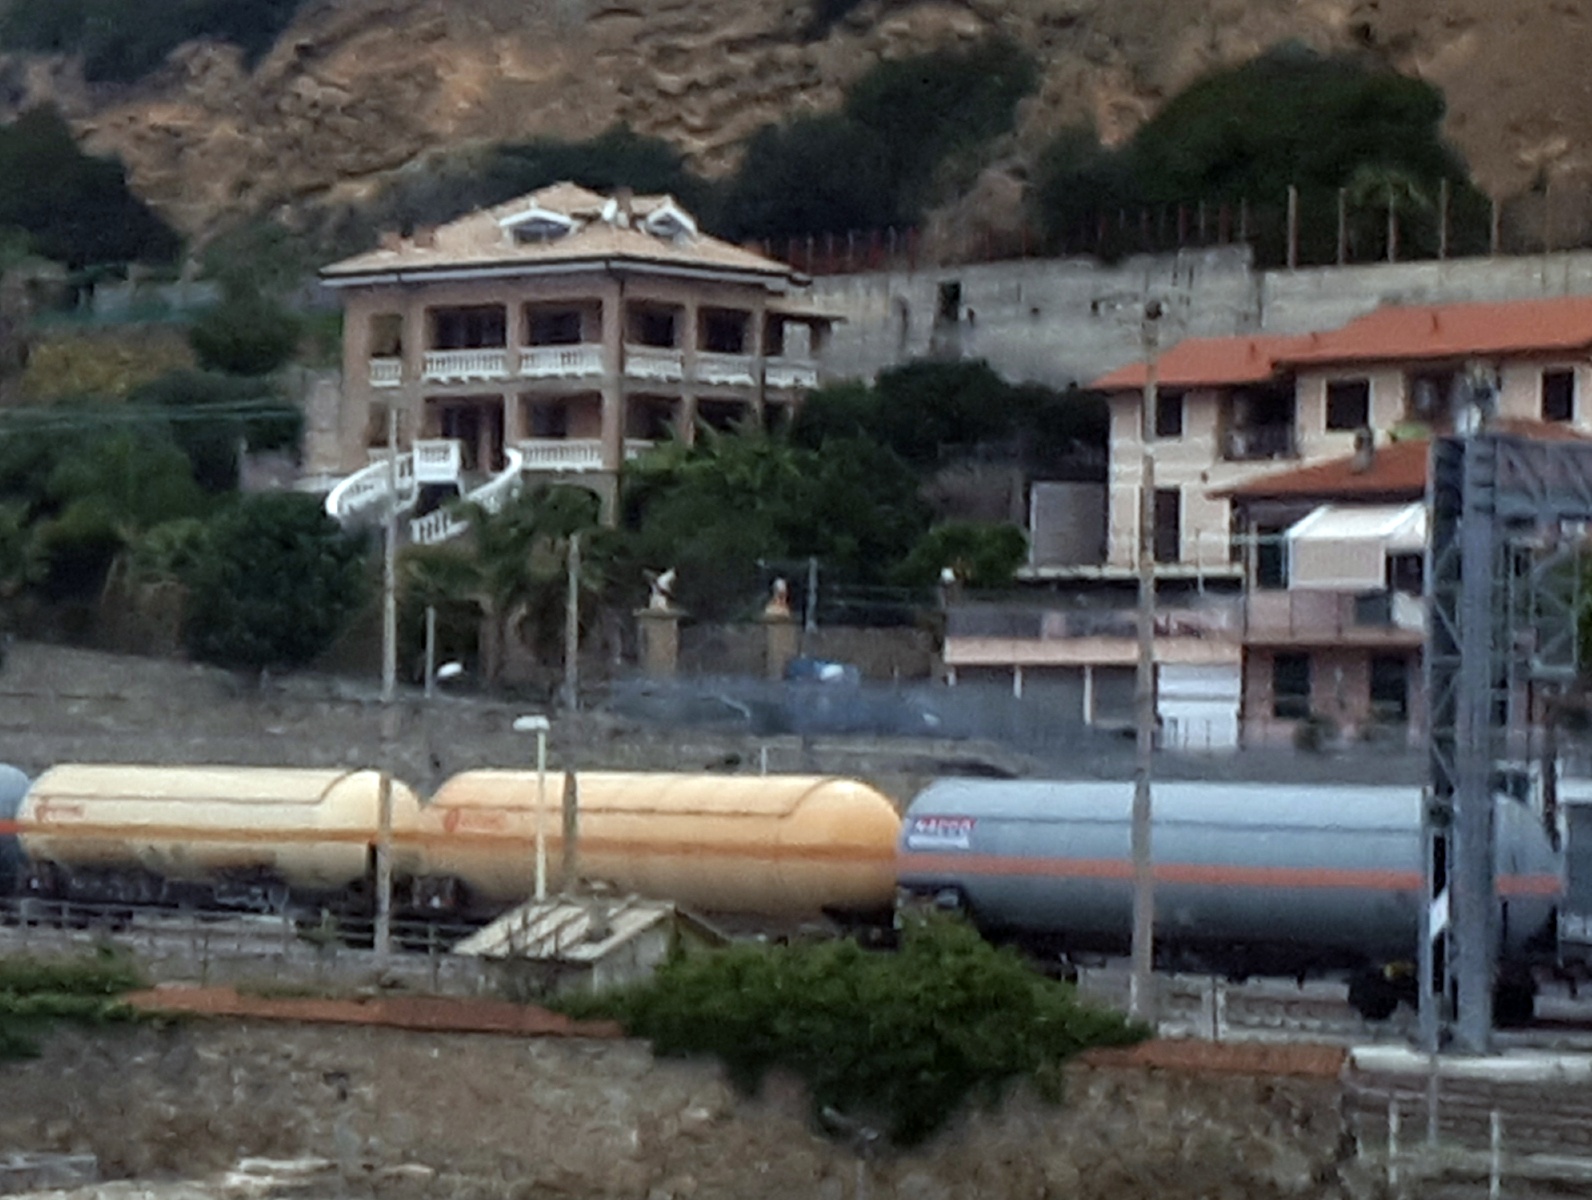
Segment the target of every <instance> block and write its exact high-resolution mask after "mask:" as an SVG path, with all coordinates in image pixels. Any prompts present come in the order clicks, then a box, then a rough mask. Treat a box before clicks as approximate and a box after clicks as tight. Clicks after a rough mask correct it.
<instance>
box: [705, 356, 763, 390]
mask: <svg viewBox="0 0 1592 1200" xmlns="http://www.w3.org/2000/svg"><path fill="white" fill-rule="evenodd" d="M696 381H697V382H698V383H701V384H707V385H710V386H712V385H718V386H722V387H752V386H754V385H755V384H756V382H757V360H756V359H755V358H753V357H752V356H751V355H750V354H718V353H714V352H711V351H707V350H700V351H698V352H697V356H696Z"/></svg>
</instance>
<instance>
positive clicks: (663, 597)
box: [646, 567, 675, 612]
mask: <svg viewBox="0 0 1592 1200" xmlns="http://www.w3.org/2000/svg"><path fill="white" fill-rule="evenodd" d="M646 575H647V586H648V587H649V588H651V589H652V590H651V592H650V594H649V595H648V596H647V608H648V610H649V611H651V612H669V611H670V610H671V609H672V608H673V607H674V603H673V602H674V578H675V576H674V568H673V567H670V568H669V569H668V570H667V571H664V572H662V573H661V574H656V575H655V574H653V573H652V572H651V571H648V572H647V573H646Z"/></svg>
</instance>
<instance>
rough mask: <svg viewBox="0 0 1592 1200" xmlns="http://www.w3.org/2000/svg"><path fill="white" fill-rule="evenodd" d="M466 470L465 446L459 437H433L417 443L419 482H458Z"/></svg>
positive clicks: (416, 467)
mask: <svg viewBox="0 0 1592 1200" xmlns="http://www.w3.org/2000/svg"><path fill="white" fill-rule="evenodd" d="M463 470H464V447H463V446H462V445H461V444H460V442H459V440H458V439H457V438H433V439H429V440H427V441H422V442H416V443H415V480H416V482H418V483H457V482H459V475H460V474H461V473H462V472H463Z"/></svg>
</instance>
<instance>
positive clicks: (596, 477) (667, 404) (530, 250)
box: [321, 183, 831, 540]
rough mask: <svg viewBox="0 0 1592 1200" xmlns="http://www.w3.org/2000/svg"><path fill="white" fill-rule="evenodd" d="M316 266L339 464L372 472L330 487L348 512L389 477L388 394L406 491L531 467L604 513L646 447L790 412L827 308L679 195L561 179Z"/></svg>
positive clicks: (524, 474) (475, 486) (499, 481)
mask: <svg viewBox="0 0 1592 1200" xmlns="http://www.w3.org/2000/svg"><path fill="white" fill-rule="evenodd" d="M321 277H322V279H323V281H324V282H325V284H326V285H327V286H328V287H331V288H335V289H337V290H338V291H339V292H340V293H341V295H342V299H343V316H344V322H343V330H344V332H343V380H344V384H343V396H342V408H341V413H340V420H339V429H338V442H339V445H340V448H341V463H340V466H341V469H342V470H344V471H347V472H352V473H362V474H368V475H369V476H370V478H369V479H366V480H364V481H363V482H360V481H355V482H353V483H352V484H350V481H349V480H345V481H344V483H345V484H349V486H346V487H343V488H342V491H341V493H336V492H334V496H333V498H332V499H331V500H330V501H329V503H328V508H329V510H332V511H334V515H339V516H343V515H348V514H349V513H350V512H352V511H354V510H357V509H358V508H360V507H361V505H362V503H363V502H365V501H368V500H369V499H370V498H371V497H373V496H377V495H383V496H384V495H385V494H386V491H385V487H384V485H382V483H381V471H380V470H379V469H374V470H373V469H371V467H370V464H372V463H374V462H375V461H376V460H378V459H380V460H383V461H384V460H385V447H386V441H387V428H386V414H387V411H388V408H389V406H391V407H395V408H396V410H397V412H398V414H399V422H398V425H399V432H398V439H399V447H400V451H401V454H402V457H401V459H400V464H401V467H402V476H403V477H402V479H401V481H400V487H401V488H402V489H404V490H405V491H406V493H407V494H409V495H410V496H413V495H416V494H419V493H420V492H422V491H423V490H424V489H425V488H426V487H427V486H431V487H434V488H441V489H443V490H446V489H447V488H449V487H450V486H451V487H454V488H457V490H458V491H459V492H461V493H464V494H467V495H472V496H473V497H474V496H479V493H481V491H482V489H495V490H489V491H487V492H486V494H485V496H484V497H479V498H483V499H485V500H490V499H492V498H493V497H497V496H500V495H501V494H504V493H505V492H506V491H507V490H508V489H509V488H510V487H511V486H518V484H519V482H520V480H521V479H522V478H537V479H546V480H549V481H565V482H574V483H578V484H580V485H582V486H585V487H588V488H590V489H591V490H593V491H595V492H597V493H598V495H599V496H600V497H602V499H603V502H604V505H605V508H606V510H607V511H608V512H609V513H612V512H613V510H614V502H615V499H616V497H617V491H618V477H619V472H620V469H621V467H622V465H623V463H624V462H625V461H626V460H627V459H629V458H633V457H634V456H635V455H636V454H637V453H639V452H640V451H641V450H643V449H644V448H646V447H647V446H650V445H652V444H653V443H655V442H658V441H660V440H663V439H667V438H671V437H674V438H679V439H682V440H684V441H687V442H689V441H691V439H692V438H693V436H694V434H695V431H696V429H697V427H698V424H699V423H701V424H705V425H710V426H717V427H725V428H727V427H730V426H733V425H736V424H739V423H741V422H747V421H751V422H761V423H766V424H774V423H776V422H778V421H780V420H782V419H784V418H785V417H786V416H788V414H789V413H790V412H791V411H792V410H793V409H794V407H795V405H796V404H797V403H798V402H799V400H800V399H801V397H802V396H803V395H804V394H805V392H806V390H807V389H809V388H811V387H813V386H815V385H816V383H817V381H818V366H817V360H818V355H819V354H820V353H821V351H822V348H823V345H824V342H825V339H826V337H827V335H828V332H829V329H830V324H831V322H830V318H828V317H827V316H825V315H823V314H821V313H819V312H817V311H815V310H814V309H813V308H812V307H811V305H810V303H809V302H808V301H807V299H806V290H807V283H808V281H807V279H806V278H805V277H804V276H802V275H800V274H799V273H798V272H796V271H795V270H793V269H792V268H790V267H788V266H786V265H784V264H782V263H778V262H775V261H773V260H771V259H768V258H764V257H762V256H761V255H758V254H753V253H751V252H749V251H746V250H743V249H741V248H740V247H738V246H734V245H731V244H729V243H727V242H724V241H721V240H719V239H717V238H713V237H710V236H708V235H706V234H704V233H702V232H701V230H700V229H699V228H698V227H697V224H696V221H695V219H694V218H693V217H692V216H691V214H690V213H688V212H686V211H685V210H684V209H682V208H681V207H680V206H679V205H678V204H677V203H676V202H675V201H674V200H673V199H672V198H671V197H668V196H631V195H629V194H628V193H625V192H623V191H621V192H619V193H617V194H616V195H614V196H602V195H599V194H597V193H595V192H592V191H588V190H586V189H585V188H581V187H577V186H575V185H573V184H568V183H561V184H556V185H554V186H551V187H547V188H543V189H542V190H540V191H537V192H533V193H531V194H529V195H526V196H522V197H519V198H518V199H515V200H511V201H509V202H507V203H505V204H501V205H498V206H497V207H495V208H492V209H487V210H483V211H479V212H475V213H471V214H470V215H468V216H465V217H462V218H460V219H459V220H457V221H454V222H451V223H450V224H447V225H443V226H440V227H438V228H436V229H430V230H418V231H416V232H415V233H414V235H413V236H411V237H403V238H400V237H397V236H388V237H385V238H384V239H383V241H382V244H381V246H380V247H379V248H378V249H376V250H373V251H371V252H369V253H367V254H361V255H358V256H356V257H354V258H350V259H346V260H344V261H342V262H339V263H336V264H334V265H332V266H330V267H327V268H325V269H324V270H323V271H322V273H321ZM411 452H412V454H411ZM377 466H378V467H379V466H380V464H377ZM362 469H363V470H362ZM440 528H441V527H440V526H439V530H440ZM435 532H437V531H431V532H429V533H428V531H427V530H426V529H422V528H417V529H416V535H417V536H420V537H422V538H423V540H431V534H432V533H435ZM440 535H441V536H446V534H440Z"/></svg>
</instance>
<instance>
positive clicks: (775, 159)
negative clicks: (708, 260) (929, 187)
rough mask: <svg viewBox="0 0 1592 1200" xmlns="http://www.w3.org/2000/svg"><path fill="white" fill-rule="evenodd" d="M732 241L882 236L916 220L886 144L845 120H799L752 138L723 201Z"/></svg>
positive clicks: (825, 118)
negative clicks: (859, 232) (863, 232)
mask: <svg viewBox="0 0 1592 1200" xmlns="http://www.w3.org/2000/svg"><path fill="white" fill-rule="evenodd" d="M724 213H725V222H724V227H725V231H726V232H727V233H728V234H729V235H730V236H732V237H738V238H748V237H761V238H772V237H794V236H797V235H805V234H809V233H833V232H835V231H837V230H847V229H882V228H884V227H886V226H889V225H894V224H896V223H898V222H904V221H907V220H910V219H911V215H910V211H903V210H902V209H901V207H900V189H899V187H898V185H897V181H896V177H895V175H894V174H893V173H892V171H891V164H890V156H889V154H888V153H887V150H886V147H885V145H884V142H883V139H882V138H881V137H880V135H879V134H878V133H876V132H875V131H874V130H872V129H869V128H868V127H867V126H865V125H863V124H861V123H860V122H858V121H855V120H852V119H851V118H849V117H845V116H834V115H828V116H813V117H798V118H797V119H796V120H794V121H791V122H790V123H788V124H785V125H765V126H764V127H763V128H762V129H759V130H758V131H757V132H756V133H755V134H753V135H752V140H751V141H750V142H748V143H747V146H746V154H745V156H744V158H743V159H742V161H741V167H740V170H739V171H737V172H736V174H735V178H734V180H733V181H732V182H731V184H730V186H729V191H728V193H727V195H726V196H725V201H724Z"/></svg>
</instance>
